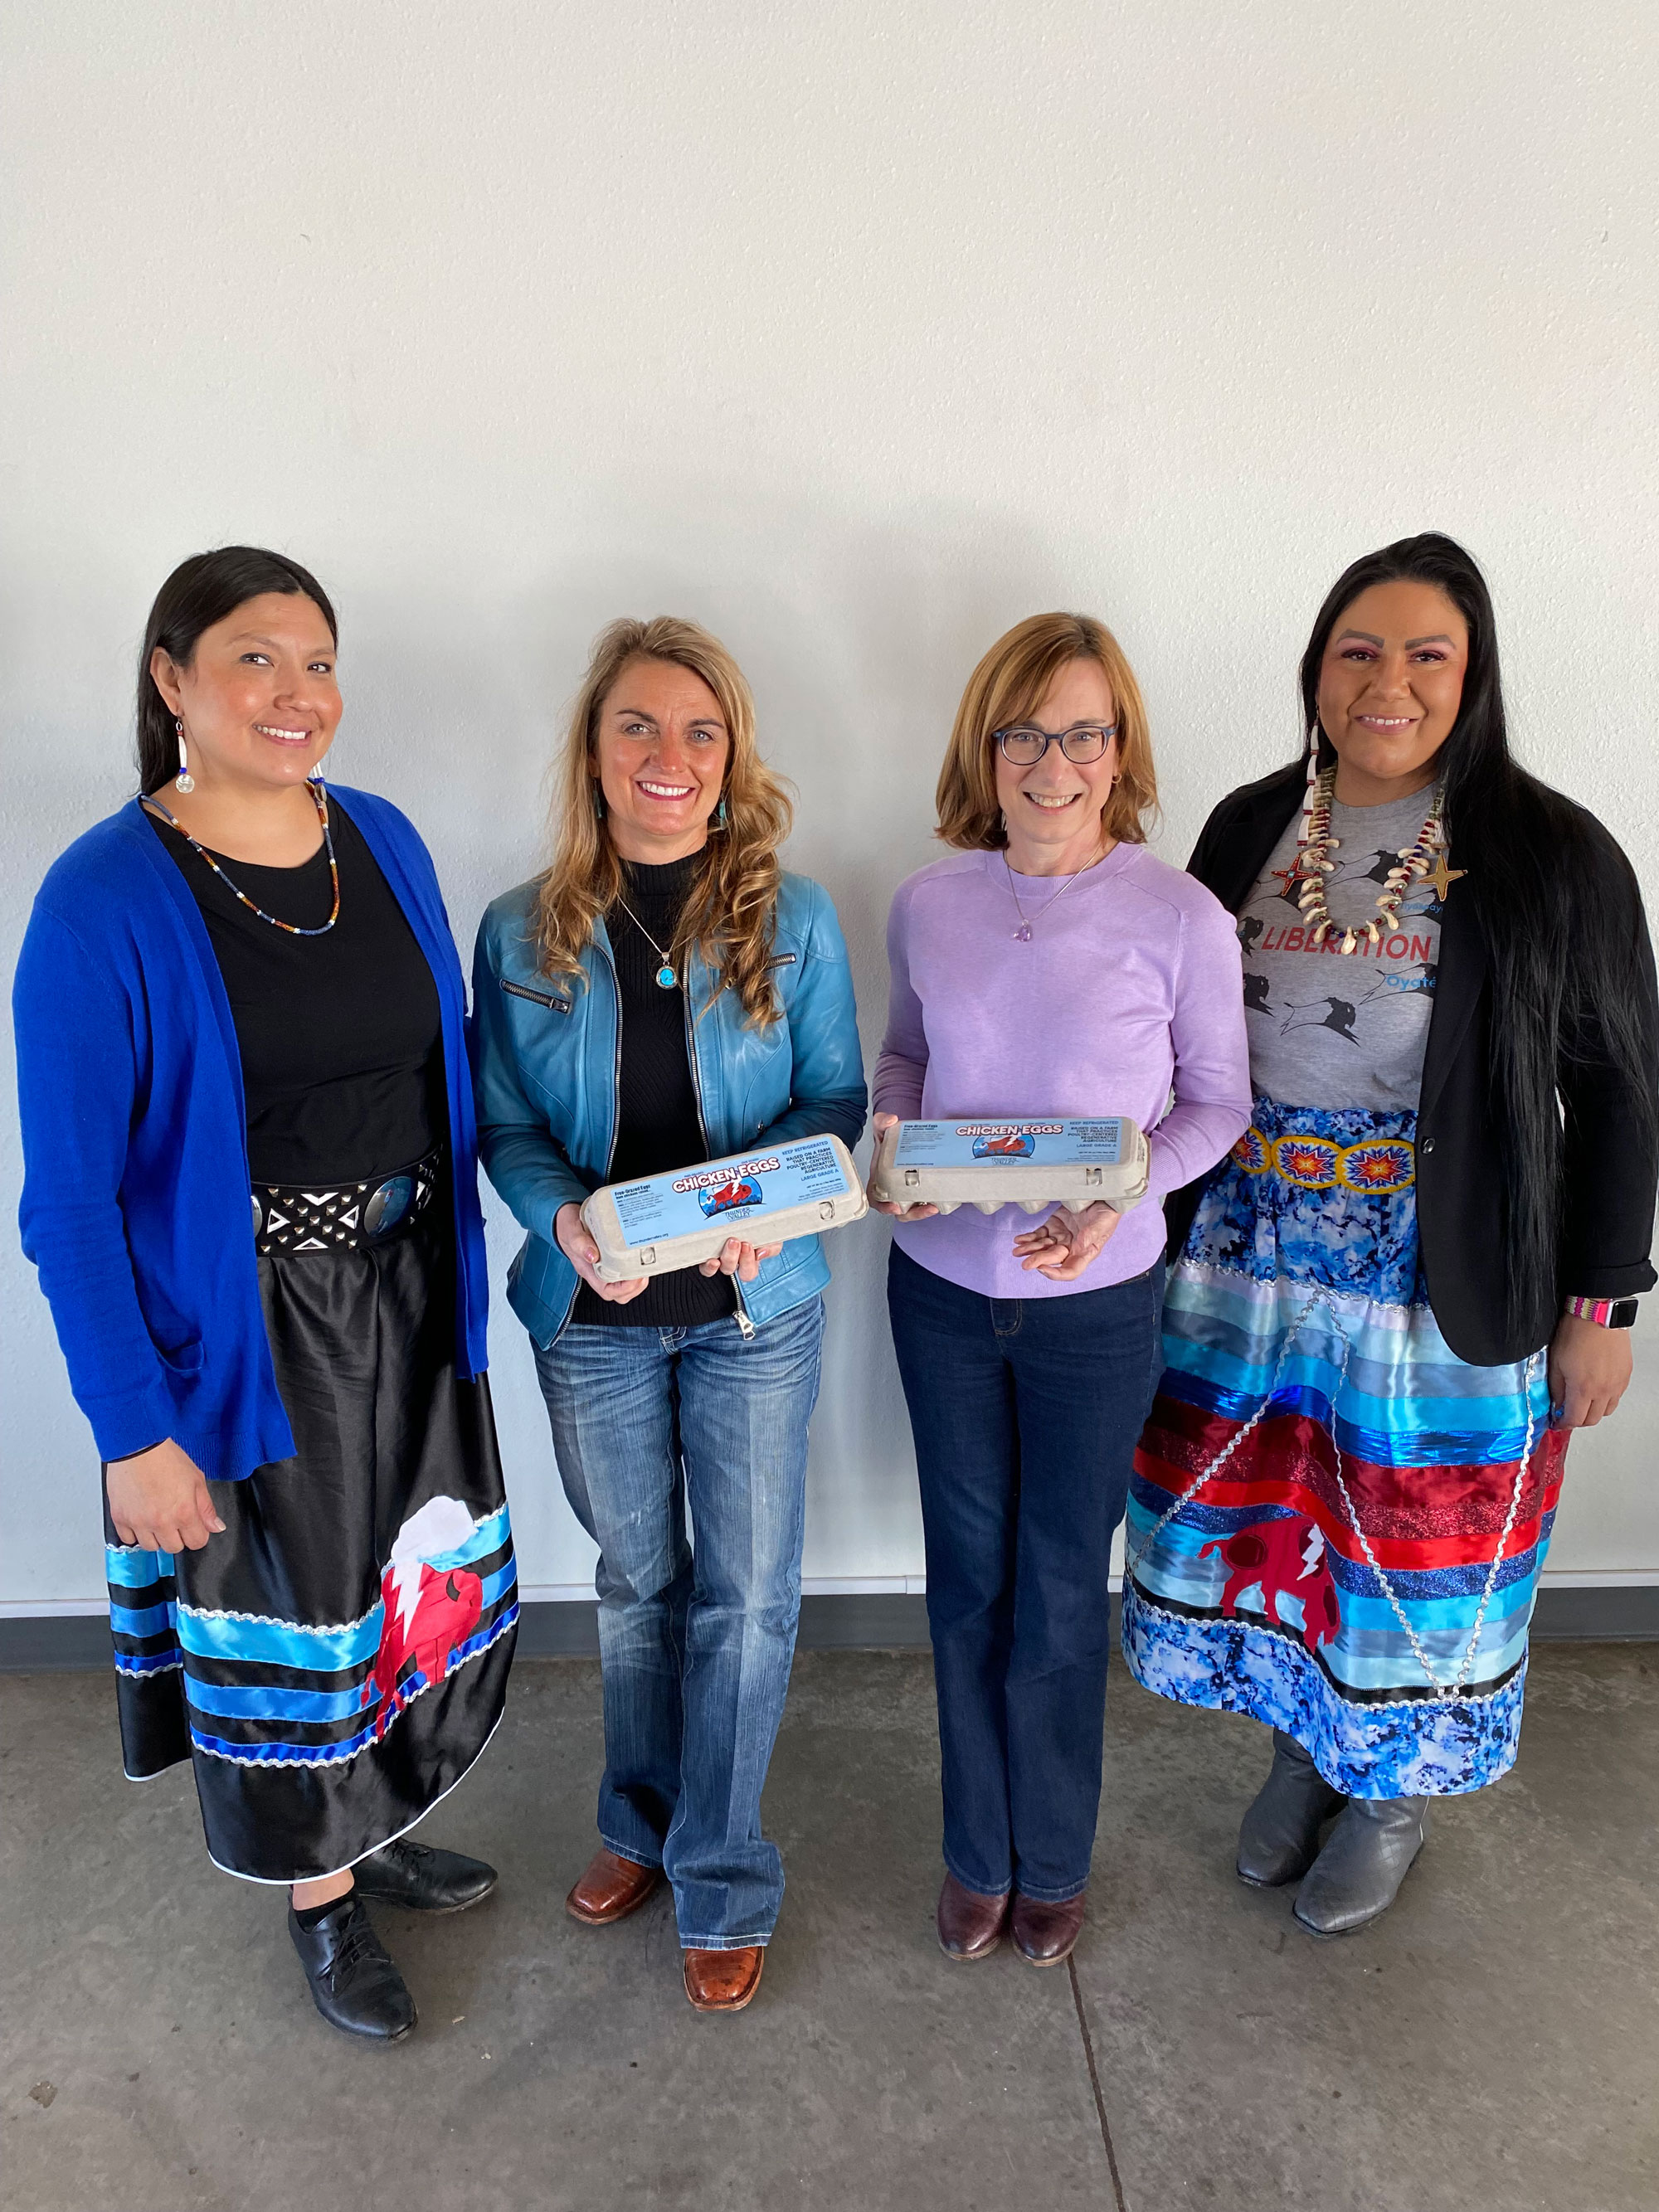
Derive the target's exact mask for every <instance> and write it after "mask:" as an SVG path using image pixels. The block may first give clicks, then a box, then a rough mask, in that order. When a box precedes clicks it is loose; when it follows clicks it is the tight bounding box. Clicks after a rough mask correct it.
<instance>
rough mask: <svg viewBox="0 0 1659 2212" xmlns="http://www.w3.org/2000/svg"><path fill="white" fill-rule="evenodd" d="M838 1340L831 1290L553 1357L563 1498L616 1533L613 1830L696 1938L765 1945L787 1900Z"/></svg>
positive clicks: (605, 1535) (609, 1337)
mask: <svg viewBox="0 0 1659 2212" xmlns="http://www.w3.org/2000/svg"><path fill="white" fill-rule="evenodd" d="M822 1344H823V1299H822V1298H821V1297H811V1298H809V1299H807V1300H806V1301H805V1303H804V1304H800V1305H798V1306H793V1307H791V1308H790V1310H789V1311H788V1312H787V1313H782V1314H780V1315H779V1316H777V1318H776V1319H775V1320H774V1321H769V1322H765V1323H763V1326H762V1327H761V1328H758V1329H757V1330H756V1332H755V1334H753V1336H751V1337H749V1338H745V1337H744V1335H743V1334H741V1332H740V1330H739V1328H738V1323H737V1322H736V1320H735V1319H733V1318H729V1317H726V1316H722V1317H721V1318H720V1320H719V1321H711V1322H702V1324H701V1325H700V1326H698V1327H697V1328H665V1329H655V1328H602V1327H592V1328H584V1327H574V1328H567V1329H566V1330H565V1331H564V1333H563V1334H562V1336H560V1337H559V1338H558V1339H557V1340H556V1342H555V1343H554V1344H553V1345H551V1346H550V1347H549V1349H548V1350H547V1351H545V1352H541V1351H538V1352H537V1355H536V1366H537V1371H538V1375H539V1376H540V1378H541V1385H542V1395H543V1396H544V1398H545V1399H546V1401H547V1411H548V1417H549V1419H550V1421H551V1422H552V1425H553V1448H554V1450H555V1451H556V1454H557V1455H558V1462H559V1473H560V1474H561V1476H562V1478H563V1481H564V1490H565V1495H566V1497H567V1498H568V1499H569V1500H570V1504H571V1509H572V1510H573V1511H574V1514H575V1516H576V1518H577V1519H578V1520H579V1521H580V1522H581V1524H582V1526H583V1528H586V1531H587V1533H588V1534H589V1535H590V1536H592V1539H593V1541H594V1542H595V1543H596V1544H598V1546H599V1571H598V1573H597V1575H596V1577H595V1582H596V1585H597V1587H598V1589H599V1659H600V1664H601V1667H602V1668H603V1671H604V1676H605V1778H604V1780H603V1781H602V1782H601V1784H599V1836H600V1838H601V1840H602V1841H603V1843H604V1844H605V1847H606V1848H607V1850H613V1851H615V1852H616V1853H617V1856H618V1857H621V1858H625V1859H632V1860H634V1861H635V1863H636V1864H638V1865H641V1866H658V1865H660V1866H661V1867H662V1868H663V1869H664V1871H665V1873H666V1875H667V1876H668V1879H669V1881H671V1883H672V1884H673V1887H674V1911H675V1915H676V1917H677V1919H678V1923H679V1932H680V1942H681V1943H682V1945H683V1946H684V1948H686V1949H688V1950H707V1951H726V1950H735V1949H737V1948H739V1947H740V1946H742V1945H744V1944H746V1943H764V1942H766V1941H767V1939H768V1937H769V1936H770V1935H771V1933H772V1929H773V1926H774V1924H775V1922H776V1920H777V1917H778V1906H779V1905H780V1904H781V1901H782V1898H783V1861H782V1859H781V1857H780V1856H779V1853H778V1849H777V1846H776V1845H775V1844H769V1843H768V1842H767V1841H766V1839H765V1838H764V1837H763V1835H762V1834H761V1828H760V1801H761V1791H762V1790H763V1787H764V1786H765V1782H766V1770H767V1767H768V1765H769V1763H770V1760H771V1757H772V1746H773V1743H774V1741H775V1739H776V1736H777V1732H778V1723H779V1721H780V1720H781V1718H782V1717H783V1700H784V1695H785V1692H787V1689H788V1686H789V1668H790V1664H791V1662H792V1661H793V1657H794V1652H795V1626H796V1623H797V1621H798V1620H799V1614H800V1552H801V1539H802V1535H803V1534H804V1531H805V1516H806V1425H807V1422H808V1421H809V1419H811V1413H812V1407H813V1405H814V1402H815V1401H816V1400H817V1395H818V1363H819V1353H820V1350H821V1347H822ZM688 1514H689V1516H690V1537H694V1538H695V1543H696V1549H695V1553H694V1551H693V1547H692V1542H691V1541H690V1539H689V1537H688V1528H687V1519H688Z"/></svg>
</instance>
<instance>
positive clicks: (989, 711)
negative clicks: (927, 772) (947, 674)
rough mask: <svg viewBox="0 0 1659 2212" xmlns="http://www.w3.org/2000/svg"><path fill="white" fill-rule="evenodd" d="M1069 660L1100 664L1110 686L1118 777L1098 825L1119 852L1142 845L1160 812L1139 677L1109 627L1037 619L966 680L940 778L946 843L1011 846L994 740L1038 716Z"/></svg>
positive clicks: (966, 847)
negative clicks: (999, 790) (1117, 845)
mask: <svg viewBox="0 0 1659 2212" xmlns="http://www.w3.org/2000/svg"><path fill="white" fill-rule="evenodd" d="M1071 660H1097V661H1098V662H1099V664H1100V665H1101V667H1102V668H1103V669H1104V671H1106V681H1107V682H1108V683H1109V684H1110V685H1111V687H1112V705H1113V708H1114V710H1115V714H1116V717H1117V745H1118V775H1117V781H1116V783H1115V785H1114V786H1113V788H1112V793H1111V796H1110V798H1109V799H1108V800H1107V801H1106V805H1105V806H1104V808H1103V811H1102V813H1101V817H1100V818H1101V826H1102V828H1103V829H1104V831H1105V833H1106V835H1107V836H1109V837H1115V839H1116V840H1117V841H1118V842H1119V843H1120V844H1123V845H1144V844H1145V843H1146V817H1147V816H1148V815H1151V814H1154V813H1156V811H1157V810H1158V776H1157V774H1156V771H1155V770H1154V769H1153V767H1152V738H1151V737H1150V736H1149V734H1148V732H1147V728H1146V707H1145V705H1144V704H1143V703H1142V701H1141V696H1140V686H1139V684H1137V683H1136V682H1135V678H1134V671H1133V669H1132V668H1131V667H1130V665H1129V664H1128V662H1127V659H1125V658H1124V653H1123V648H1122V647H1121V645H1120V644H1119V643H1118V641H1117V640H1116V639H1115V637H1114V636H1113V635H1112V633H1111V632H1110V630H1109V629H1107V627H1106V625H1105V623H1102V622H1097V621H1096V620H1095V618H1094V617H1093V616H1092V615H1063V614H1062V615H1030V616H1028V617H1026V619H1025V620H1024V622H1023V623H1015V625H1014V627H1013V629H1011V630H1010V631H1009V632H1008V634H1007V635H1006V637H1000V638H999V639H998V640H997V641H996V643H995V644H994V646H993V647H991V650H990V651H989V652H988V653H987V654H986V656H985V658H984V659H983V660H981V662H980V664H979V666H978V667H977V668H976V669H975V671H974V672H973V674H972V675H971V676H970V677H969V678H968V689H967V690H965V691H964V692H963V695H962V704H961V706H960V707H958V708H957V720H956V727H955V728H954V729H953V730H952V731H951V743H950V746H949V749H948V750H947V751H946V753H945V765H944V767H943V768H942V769H940V770H939V793H938V805H939V833H938V834H939V836H941V837H942V838H943V839H944V840H945V843H946V844H947V845H956V846H958V847H960V848H962V849H963V851H964V852H970V853H972V852H991V853H994V852H997V851H1000V849H1001V848H1002V847H1004V846H1006V843H1007V842H1008V832H1007V830H1006V829H1005V828H1004V826H1003V821H1002V808H1001V806H1000V804H999V802H998V799H997V772H996V746H995V736H996V732H998V731H999V730H1003V729H1006V728H1007V727H1008V726H1009V725H1010V724H1011V723H1012V722H1018V721H1022V720H1024V717H1025V716H1026V715H1028V714H1031V713H1033V712H1034V711H1035V709H1036V706H1037V704H1038V702H1039V701H1040V700H1041V699H1042V696H1043V694H1044V693H1045V692H1046V691H1047V690H1048V686H1049V685H1050V684H1052V683H1053V682H1054V678H1055V677H1056V676H1058V675H1059V673H1060V670H1061V669H1062V668H1064V667H1065V665H1066V663H1067V661H1071Z"/></svg>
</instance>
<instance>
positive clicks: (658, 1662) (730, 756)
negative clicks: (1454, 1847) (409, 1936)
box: [473, 617, 866, 2012]
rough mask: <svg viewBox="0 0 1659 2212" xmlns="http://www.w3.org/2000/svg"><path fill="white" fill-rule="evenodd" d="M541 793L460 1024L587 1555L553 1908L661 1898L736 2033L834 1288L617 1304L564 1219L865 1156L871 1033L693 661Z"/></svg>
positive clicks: (616, 713)
mask: <svg viewBox="0 0 1659 2212" xmlns="http://www.w3.org/2000/svg"><path fill="white" fill-rule="evenodd" d="M559 793H560V795H559V799H558V800H557V801H556V806H555V821H554V832H555V841H556V850H555V857H554V860H553V865H552V866H551V867H550V869H549V870H548V872H546V874H545V875H544V876H542V877H539V878H537V879H535V880H534V881H532V882H530V883H527V884H520V886H519V887H518V888H517V890H511V891H508V892H507V893H506V894H505V895H504V896H502V897H501V898H499V899H497V900H496V901H495V903H494V904H493V905H492V906H491V907H490V908H489V912H488V913H487V914H486V915H485V916H484V919H483V927H481V929H480V931H479V934H478V946H477V960H476V966H475V975H474V992H473V997H474V1021H475V1024H476V1037H475V1047H476V1049H475V1061H476V1082H477V1116H478V1140H479V1152H480V1155H481V1157H482V1158H483V1164H484V1166H485V1169H486V1170H487V1171H488V1173H489V1179H490V1181H491V1182H493V1183H494V1184H495V1188H496V1189H497V1190H498V1191H500V1193H501V1196H502V1197H503V1198H504V1199H505V1200H507V1204H508V1205H509V1206H511V1207H512V1209H513V1212H514V1213H515V1214H516V1215H517V1217H518V1218H519V1220H520V1223H521V1224H522V1225H523V1226H524V1228H525V1229H526V1231H528V1232H529V1233H528V1235H527V1237H526V1242H525V1244H524V1247H523V1249H522V1250H521V1251H520V1254H519V1255H518V1257H517V1259H516V1260H515V1261H514V1262H513V1267H512V1271H511V1273H510V1274H509V1277H508V1297H509V1298H510V1300H511V1303H512V1305H513V1311H514V1312H515V1313H516V1314H517V1315H518V1316H519V1318H520V1321H522V1322H524V1324H525V1327H526V1328H527V1329H528V1330H529V1332H530V1335H531V1340H532V1343H533V1345H534V1346H535V1351H536V1364H537V1370H538V1375H539V1377H540V1381H541V1386H542V1392H543V1395H544V1397H545V1399H546V1401H547V1408H548V1413H549V1417H550V1420H551V1423H552V1429H553V1442H554V1448H555V1450H556V1454H557V1457H558V1463H559V1471H560V1474H561V1476H562V1479H563V1482H564V1487H565V1494H566V1496H567V1497H568V1498H569V1500H570V1504H571V1507H572V1509H573V1510H574V1513H575V1515H576V1517H577V1519H578V1520H579V1521H580V1522H581V1524H582V1526H583V1528H586V1531H587V1533H588V1534H589V1535H590V1536H592V1538H593V1540H594V1541H595V1542H596V1543H597V1544H598V1545H599V1569H598V1572H597V1576H596V1582H597V1586H598V1589H599V1599H600V1605H599V1650H600V1656H601V1661H602V1664H603V1669H604V1677H605V1778H604V1780H603V1782H602V1783H601V1784H600V1788H599V1839H600V1849H599V1851H598V1853H597V1854H596V1856H595V1857H594V1858H593V1860H592V1863H591V1864H590V1865H589V1866H588V1868H587V1869H586V1872H585V1873H584V1874H583V1875H582V1876H581V1878H580V1881H578V1882H577V1883H576V1886H575V1887H574V1889H573V1890H572V1891H571V1892H570V1894H569V1897H568V1900H567V1903H568V1909H569V1911H571V1913H572V1914H573V1915H574V1917H576V1918H577V1919H578V1920H581V1921H584V1922H586V1923H588V1924H589V1925H592V1926H604V1925H605V1924H608V1923H610V1922H612V1921H615V1920H620V1919H622V1918H623V1917H624V1916H625V1915H626V1914H628V1913H629V1912H631V1911H634V1910H635V1908H636V1907H637V1906H638V1905H641V1904H642V1903H643V1902H644V1900H645V1899H646V1898H647V1896H648V1895H649V1894H650V1893H651V1892H652V1890H653V1888H654V1887H656V1884H657V1882H658V1881H659V1879H660V1878H661V1876H662V1875H664V1874H666V1875H667V1877H668V1879H669V1881H671V1884H672V1885H673V1891H674V1905H675V1912H676V1916H677V1918H678V1926H679V1935H680V1943H681V1947H682V1950H683V1953H684V1978H685V1988H686V1994H687V1996H689V1997H690V2001H691V2002H692V2004H693V2005H694V2006H696V2008H698V2009H699V2010H700V2011H710V2012H736V2011H738V2010H740V2009H741V2008H742V2007H743V2006H744V2005H745V2004H747V2003H748V2002H749V2000H750V1997H751V1996H753V1995H754V1992H755V1990H756V1987H757V1984H758V1983H759V1980H760V1973H761V1966H762V1964H763V1960H764V1957H765V1947H766V1944H767V1942H768V1940H769V1937H770V1936H771V1933H772V1929H773V1926H774V1923H775V1921H776V1918H777V1912H778V1906H779V1904H780V1901H781V1898H782V1894H783V1868H782V1862H781V1858H780V1857H779V1854H778V1850H777V1848H776V1846H775V1844H770V1843H769V1842H767V1841H766V1840H765V1838H763V1836H762V1834H761V1829H760V1798H761V1790H762V1788H763V1784H764V1783H765V1779H766V1770H767V1765H768V1763H769V1760H770V1758H771V1754H772V1745H773V1742H774V1740H775V1736H776V1734H777V1728H778V1723H779V1720H780V1718H781V1715H782V1711H783V1700H784V1694H785V1691H786V1689H787V1685H788V1679H789V1668H790V1662H791V1660H792V1658H793V1653H794V1644H795V1626H796V1620H797V1616H798V1613H799V1605H800V1555H801V1539H802V1534H803V1530H804V1523H805V1484H806V1429H807V1422H808V1419H810V1417H811V1411H812V1406H813V1402H814V1401H815V1399H816V1398H817V1388H818V1364H819V1348H820V1344H821V1340H822V1338H823V1295H822V1293H823V1287H824V1285H825V1284H826V1283H827V1282H828V1281H829V1269H828V1267H827V1266H826V1265H825V1262H824V1259H823V1254H822V1252H821V1251H820V1249H819V1247H818V1240H817V1237H796V1238H793V1239H792V1240H791V1241H790V1242H789V1243H785V1244H781V1245H777V1244H771V1245H761V1246H758V1247H757V1246H754V1245H751V1244H749V1243H744V1242H742V1241H741V1240H740V1239H738V1238H736V1237H733V1238H732V1239H730V1240H729V1241H728V1243H727V1244H726V1248H725V1250H724V1251H723V1252H722V1254H721V1255H720V1258H719V1259H718V1260H709V1261H705V1262H704V1263H703V1265H702V1267H700V1268H685V1269H684V1270H681V1271H679V1272H678V1273H669V1274H662V1275H657V1276H655V1277H653V1278H652V1279H649V1280H645V1279H641V1280H638V1281H633V1282H623V1283H607V1282H605V1281H603V1280H602V1279H600V1277H599V1274H598V1273H596V1272H595V1262H596V1261H597V1260H598V1257H599V1253H598V1248H597V1247H596V1246H595V1244H594V1243H593V1240H592V1237H590V1236H589V1235H588V1233H587V1231H586V1229H585V1228H584V1226H583V1225H582V1222H581V1218H580V1206H581V1202H582V1200H584V1199H585V1198H586V1196H587V1195H588V1194H589V1192H590V1191H592V1190H594V1189H597V1188H599V1185H600V1184H602V1183H605V1182H617V1181H622V1180H625V1179H630V1178H635V1177H641V1176H649V1175H654V1174H658V1173H660V1172H662V1171H663V1170H667V1169H673V1168H680V1167H684V1166H687V1165H690V1164H694V1163H696V1162H698V1161H702V1160H707V1159H718V1158H721V1157H722V1156H723V1155H726V1154H728V1153H731V1152H738V1151H743V1150H746V1149H748V1148H749V1147H750V1146H758V1145H767V1146H772V1145H776V1144H779V1143H781V1142H783V1141H784V1140H786V1139H789V1138H793V1137H805V1136H818V1135H823V1134H826V1133H829V1134H833V1135H836V1136H837V1137H840V1138H841V1139H842V1140H843V1141H844V1142H845V1143H847V1144H848V1145H851V1144H853V1143H854V1142H855V1141H856V1139H857V1138H858V1135H859V1133H860V1130H861V1129H862V1127H863V1126H864V1115H865V1101H866V1093H865V1085H864V1074H863V1060H862V1055H861V1053H860V1045H859V1034H858V1022H857V1014H856V1010H855V1008H854V1002H853V985H852V979H851V976H850V975H849V973H848V964H847V951H846V947H845V945H843V944H842V935H841V931H840V928H839V927H838V925H837V923H836V914H835V908H833V906H832V905H831V904H830V902H829V897H828V896H827V895H826V893H825V892H824V891H823V890H822V889H821V888H820V886H819V885H818V884H814V883H811V882H809V881H808V880H807V879H806V878H805V877H803V876H792V875H786V874H784V873H782V872H781V870H780V869H779V866H778V862H777V848H778V846H779V845H780V844H781V842H782V841H783V839H784V837H785V836H787V832H788V828H789V822H790V807H789V802H788V800H787V798H786V796H785V794H784V793H783V790H782V788H781V786H780V785H779V783H778V782H777V781H776V780H775V778H774V777H773V776H772V775H771V774H770V773H769V770H768V769H766V767H765V766H764V764H763V763H762V761H761V759H760V757H759V755H758V753H757V750H756V747H755V714H754V703H753V701H752V699H751V697H750V691H749V687H748V684H746V683H745V682H744V677H743V674H742V672H741V671H740V670H739V669H738V666H737V665H736V663H735V662H734V661H733V660H732V657H731V655H730V654H729V653H727V652H726V649H725V647H723V646H721V645H720V643H719V641H717V640H716V639H714V638H713V637H711V636H709V635H708V633H707V632H706V631H704V630H702V629H699V628H697V626H696V624H695V623H688V622H680V621H676V620H673V619H671V618H668V617H659V618H658V619H656V620H655V621H653V622H648V623H640V622H630V621H623V622H617V623H612V624H611V627H610V629H607V630H606V631H605V633H604V635H602V636H601V637H600V639H599V641H598V643H597V645H596V646H595V647H594V651H593V656H592V662H591V663H590V665H589V668H588V671H587V677H586V682H585V683H584V684H583V686H582V690H581V692H580V696H579V697H578V699H577V701H576V704H575V708H574V712H573V714H572V717H571V722H570V728H569V732H568V738H567V740H566V744H565V750H564V755H563V760H562V775H561V778H560V785H559ZM688 1512H689V1516H690V1524H691V1526H692V1527H693V1528H695V1530H696V1555H695V1558H694V1557H693V1553H692V1550H691V1547H690V1543H689V1542H688V1541H687V1517H688Z"/></svg>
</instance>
